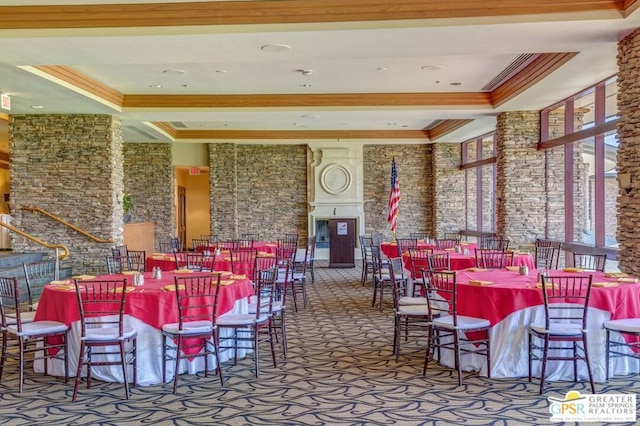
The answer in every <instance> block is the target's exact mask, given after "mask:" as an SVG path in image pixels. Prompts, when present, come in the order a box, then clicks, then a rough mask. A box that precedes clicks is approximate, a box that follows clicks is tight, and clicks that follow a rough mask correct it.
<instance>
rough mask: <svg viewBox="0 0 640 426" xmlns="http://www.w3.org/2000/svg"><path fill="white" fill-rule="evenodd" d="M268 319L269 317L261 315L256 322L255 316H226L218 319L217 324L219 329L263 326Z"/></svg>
mask: <svg viewBox="0 0 640 426" xmlns="http://www.w3.org/2000/svg"><path fill="white" fill-rule="evenodd" d="M268 319H269V318H268V317H267V315H260V318H258V320H257V321H256V315H255V314H253V315H251V314H224V315H220V316H219V317H218V318H217V319H216V324H217V325H218V326H219V327H241V326H250V325H254V324H262V323H264V322H266V321H267V320H268Z"/></svg>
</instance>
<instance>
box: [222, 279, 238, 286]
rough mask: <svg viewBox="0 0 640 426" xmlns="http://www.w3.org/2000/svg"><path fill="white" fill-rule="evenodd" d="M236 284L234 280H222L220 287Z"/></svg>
mask: <svg viewBox="0 0 640 426" xmlns="http://www.w3.org/2000/svg"><path fill="white" fill-rule="evenodd" d="M230 284H235V281H234V280H220V285H230Z"/></svg>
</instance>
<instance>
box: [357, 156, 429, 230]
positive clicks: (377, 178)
mask: <svg viewBox="0 0 640 426" xmlns="http://www.w3.org/2000/svg"><path fill="white" fill-rule="evenodd" d="M432 147H433V145H427V144H420V145H410V144H405V145H365V146H364V147H363V165H364V200H365V202H364V215H365V233H366V234H371V233H376V232H379V233H383V234H387V235H390V225H389V222H387V216H388V212H389V211H388V207H389V193H390V191H391V188H390V185H391V159H392V158H393V157H394V156H395V158H396V167H397V170H398V179H399V180H400V194H401V197H402V199H401V200H400V213H399V216H398V227H397V230H396V235H398V236H400V237H408V236H409V233H411V232H414V231H416V232H417V231H426V232H430V233H433V215H432V214H433V213H432V212H433V205H432V204H433V203H432V201H431V200H432V198H433V185H432V182H433V170H432V167H431V164H432V159H431V157H432Z"/></svg>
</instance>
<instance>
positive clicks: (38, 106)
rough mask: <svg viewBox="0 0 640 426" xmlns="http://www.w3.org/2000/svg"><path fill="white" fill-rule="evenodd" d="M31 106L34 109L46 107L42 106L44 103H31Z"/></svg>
mask: <svg viewBox="0 0 640 426" xmlns="http://www.w3.org/2000/svg"><path fill="white" fill-rule="evenodd" d="M31 108H33V109H44V106H42V105H31Z"/></svg>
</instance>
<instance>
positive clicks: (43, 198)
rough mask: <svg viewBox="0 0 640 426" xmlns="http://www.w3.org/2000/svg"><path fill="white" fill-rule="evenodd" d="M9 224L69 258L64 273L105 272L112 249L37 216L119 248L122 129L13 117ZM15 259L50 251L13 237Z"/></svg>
mask: <svg viewBox="0 0 640 426" xmlns="http://www.w3.org/2000/svg"><path fill="white" fill-rule="evenodd" d="M9 143H10V155H11V196H10V197H11V208H12V212H11V217H12V224H13V225H14V226H15V227H16V228H18V229H21V230H23V231H25V232H27V233H29V234H31V235H33V236H35V237H37V238H39V239H41V240H43V241H45V242H47V243H54V244H55V243H59V244H64V245H66V246H67V247H68V248H69V250H70V256H69V258H68V259H66V260H64V261H62V265H63V266H71V267H72V268H73V272H74V273H76V274H81V273H104V272H106V264H105V256H107V255H108V254H110V249H111V246H112V244H109V243H102V244H101V243H96V242H94V241H92V240H90V239H88V238H87V237H86V236H84V235H82V234H79V233H78V232H76V231H74V230H72V229H70V228H68V227H66V226H64V225H63V224H61V223H59V222H56V221H54V220H52V219H50V218H48V217H45V216H43V215H34V214H32V213H30V212H27V211H25V210H22V208H23V207H26V206H33V207H39V208H42V209H44V210H46V211H48V212H50V213H52V214H54V215H55V216H58V217H60V218H61V219H63V220H64V221H66V222H69V223H70V224H72V225H75V226H76V227H78V228H80V229H82V230H85V231H86V232H88V233H90V234H92V235H94V236H96V237H98V238H102V239H111V240H114V241H122V236H123V220H122V217H123V212H122V205H121V200H122V192H123V159H122V127H121V122H120V120H119V119H118V118H116V117H112V116H109V115H49V114H43V115H12V116H10V119H9ZM11 240H12V241H11V244H12V248H13V250H14V251H16V252H45V253H48V254H47V257H49V258H51V259H53V255H52V251H51V250H49V249H45V248H43V247H42V246H40V245H38V244H35V243H33V242H31V241H29V240H27V239H25V238H24V237H22V236H19V235H16V234H12V237H11Z"/></svg>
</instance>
